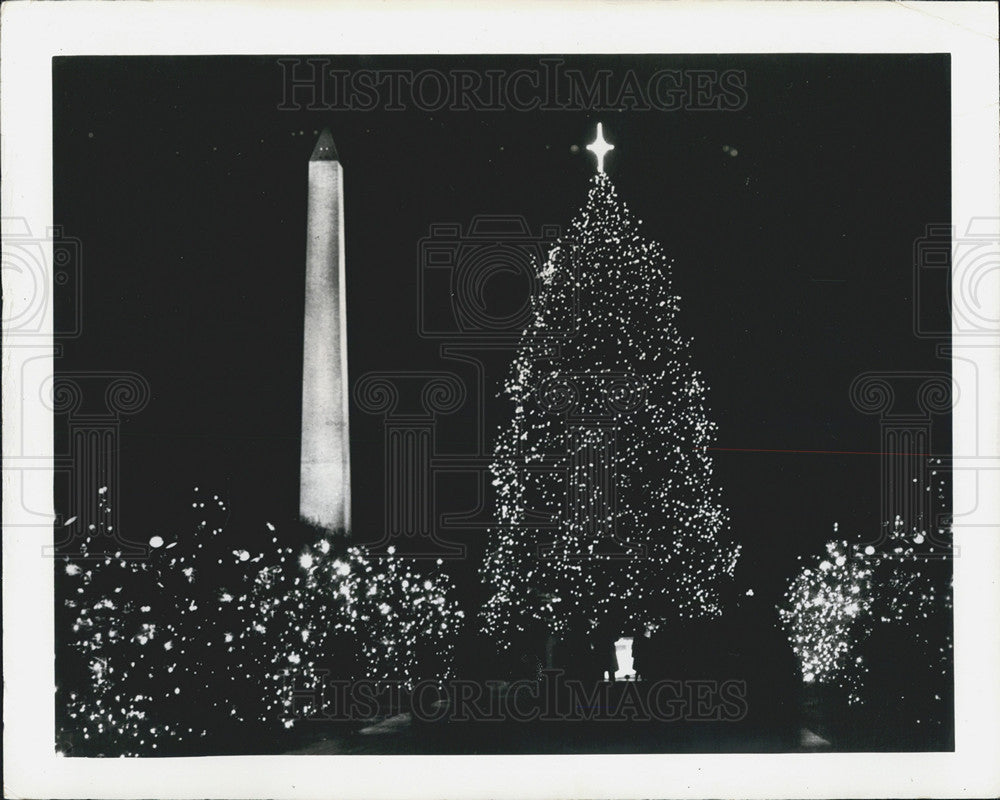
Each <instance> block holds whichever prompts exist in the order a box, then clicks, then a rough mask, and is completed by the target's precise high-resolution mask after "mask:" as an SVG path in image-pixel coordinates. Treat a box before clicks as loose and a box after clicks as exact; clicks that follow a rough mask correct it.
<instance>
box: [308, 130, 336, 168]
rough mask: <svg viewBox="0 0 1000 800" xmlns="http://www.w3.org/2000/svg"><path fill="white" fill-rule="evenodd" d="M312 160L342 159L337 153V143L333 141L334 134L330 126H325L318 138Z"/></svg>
mask: <svg viewBox="0 0 1000 800" xmlns="http://www.w3.org/2000/svg"><path fill="white" fill-rule="evenodd" d="M309 160H310V161H340V157H339V156H338V155H337V145H335V144H334V143H333V134H332V133H330V129H329V128H323V130H322V131H321V132H320V134H319V139H317V140H316V147H314V148H313V152H312V156H310V158H309Z"/></svg>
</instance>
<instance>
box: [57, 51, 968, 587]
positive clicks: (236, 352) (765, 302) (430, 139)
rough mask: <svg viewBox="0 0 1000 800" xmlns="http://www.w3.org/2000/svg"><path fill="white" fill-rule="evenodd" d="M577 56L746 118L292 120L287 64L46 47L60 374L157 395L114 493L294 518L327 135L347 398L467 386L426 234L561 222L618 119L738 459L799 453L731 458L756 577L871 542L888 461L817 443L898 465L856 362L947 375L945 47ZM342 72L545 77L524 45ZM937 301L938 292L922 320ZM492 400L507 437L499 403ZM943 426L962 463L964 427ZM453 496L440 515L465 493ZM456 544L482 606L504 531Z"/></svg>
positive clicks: (376, 436) (163, 518)
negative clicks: (314, 207) (426, 302)
mask: <svg viewBox="0 0 1000 800" xmlns="http://www.w3.org/2000/svg"><path fill="white" fill-rule="evenodd" d="M565 61H566V66H567V67H572V68H579V69H581V70H583V71H585V72H589V71H592V70H594V69H597V68H600V67H608V68H610V69H612V70H614V71H615V73H616V75H620V74H623V73H624V71H625V70H627V69H635V70H636V71H637V72H638V73H640V74H649V73H651V72H652V71H654V70H656V69H659V68H665V67H669V68H687V69H738V70H743V71H745V73H746V76H747V99H748V102H747V103H746V106H745V107H744V108H742V109H740V110H737V111H728V112H724V111H685V110H678V111H670V112H664V111H626V112H613V111H612V112H607V111H602V112H600V113H596V112H589V111H586V110H578V111H545V112H543V111H534V112H518V111H513V110H506V111H492V112H474V111H450V112H449V111H443V112H427V111H421V110H419V109H414V108H410V109H409V110H406V111H369V112H364V111H339V110H338V111H334V110H326V111H322V110H321V111H308V110H301V111H283V110H279V108H278V106H279V104H280V103H281V100H282V88H283V76H282V71H281V68H280V67H279V65H278V63H277V61H276V57H267V58H264V57H260V58H258V57H255V58H229V57H227V58H59V59H55V61H54V67H53V70H54V83H53V92H54V110H55V115H54V187H55V194H54V206H55V208H54V218H55V222H56V224H57V225H60V226H62V227H63V229H64V232H65V234H66V235H68V236H71V237H77V238H79V239H80V241H81V243H82V262H81V265H80V268H81V275H82V278H81V287H82V295H81V296H82V300H81V305H80V310H81V314H82V320H83V322H82V335H81V336H80V337H79V338H77V339H70V340H67V341H65V342H63V354H62V356H61V357H60V358H59V359H58V360H57V370H60V371H76V370H117V369H121V370H131V371H135V372H138V373H141V374H142V375H143V376H145V377H146V378H147V379H148V381H149V383H150V386H151V387H152V397H151V401H150V403H149V405H148V407H147V408H146V409H145V410H143V411H142V412H140V413H138V414H136V415H135V416H134V417H131V418H125V421H124V422H123V426H122V438H121V454H120V457H121V463H122V480H121V486H120V487H118V490H117V493H116V494H117V498H116V501H115V502H117V503H118V505H119V507H120V510H121V514H122V527H123V530H124V532H125V534H126V535H127V536H129V537H130V538H134V539H141V540H145V539H147V538H148V537H149V536H152V535H153V534H154V533H162V532H172V531H173V529H174V528H176V527H177V526H179V525H181V524H183V523H182V521H181V520H182V517H181V516H180V514H181V511H182V510H183V509H185V508H187V507H189V506H190V496H191V492H192V489H193V487H194V486H200V487H202V490H203V491H205V490H206V489H208V490H212V491H218V492H220V494H222V495H224V496H225V497H227V498H228V499H229V502H230V507H231V509H232V517H231V520H230V525H229V528H228V531H227V532H228V533H230V534H232V535H234V536H249V537H252V536H254V535H257V533H259V532H260V531H261V530H262V529H263V523H264V521H265V520H274V521H277V522H281V521H284V520H289V519H291V518H293V517H294V515H295V509H296V505H297V490H298V448H299V441H298V431H299V421H300V408H299V403H300V374H301V364H302V355H301V347H302V302H303V300H302V298H303V279H304V254H305V235H304V234H305V199H306V170H307V163H308V159H309V155H310V153H311V151H312V148H313V145H314V143H315V138H316V134H317V133H318V131H319V130H320V129H321V128H322V127H323V126H329V127H330V128H331V129H332V131H333V134H334V138H335V140H336V143H337V147H338V149H339V152H340V156H341V160H342V162H343V165H344V169H345V204H346V229H347V232H346V236H347V241H346V248H347V280H348V287H349V294H348V320H349V359H350V376H351V381H352V383H353V382H356V380H357V378H358V377H360V376H361V375H363V374H364V373H366V372H369V371H372V370H380V371H391V370H421V369H423V370H454V371H456V372H458V373H460V374H463V375H469V374H470V373H468V372H465V373H463V371H462V368H461V366H460V365H458V364H457V363H455V362H448V361H443V360H442V359H441V358H440V355H439V353H438V347H439V342H437V341H433V340H430V339H427V338H423V337H421V336H419V335H418V313H417V309H418V300H417V286H418V280H419V275H420V270H419V266H420V265H419V257H418V243H419V240H420V239H421V238H422V237H424V236H426V235H427V233H428V230H429V227H430V226H431V225H432V224H434V223H440V222H460V223H462V224H463V225H464V224H468V222H469V221H470V220H471V218H472V217H473V216H475V215H477V214H497V213H505V214H518V215H522V216H523V217H524V218H525V219H526V220H527V222H528V224H529V225H530V226H531V228H532V230H538V229H539V228H540V226H542V225H545V224H557V225H561V226H565V225H566V224H567V223H568V222H569V220H570V219H571V217H572V216H573V215H574V213H575V212H576V211H577V209H578V208H580V207H581V206H582V204H583V202H584V200H585V198H586V189H587V182H588V179H589V177H590V176H591V175H592V174H593V171H594V163H593V158H592V156H591V155H590V154H589V153H587V152H586V151H585V150H583V149H582V146H583V145H585V144H586V143H587V142H589V141H591V140H592V138H593V131H594V123H595V122H597V121H602V122H603V123H604V125H605V132H606V136H607V138H608V139H609V140H610V141H612V142H613V143H614V144H615V145H616V149H615V151H614V152H613V153H612V154H611V155H610V156H609V157H608V161H607V168H608V172H609V174H610V176H611V178H612V179H613V180H614V182H615V184H616V185H617V187H618V190H619V192H620V194H621V195H622V197H623V199H624V200H625V201H626V202H627V203H628V204H629V205H630V206H631V207H632V208H633V210H635V211H636V212H637V214H638V216H639V217H640V218H642V219H643V220H644V221H645V224H646V233H647V235H648V236H650V237H652V238H655V239H657V240H659V241H660V242H662V244H663V245H664V247H665V249H666V251H667V253H668V254H670V255H672V256H673V257H674V258H675V259H676V263H675V269H674V282H675V287H676V290H677V293H678V294H679V295H680V296H681V298H682V301H681V317H680V326H681V330H682V332H683V333H684V334H686V335H689V336H691V337H692V338H693V340H694V346H693V357H694V359H695V363H696V365H697V366H698V367H699V368H700V369H701V370H702V372H703V373H704V374H705V376H706V380H707V383H708V385H709V387H710V389H711V393H710V407H711V416H712V418H713V419H714V420H715V421H716V422H717V423H718V425H719V429H720V433H719V438H718V442H717V444H718V446H719V447H721V448H734V449H735V448H739V449H748V450H755V449H756V450H777V451H782V452H776V453H763V452H719V453H718V454H717V458H716V467H717V475H718V478H719V480H720V482H721V483H722V486H723V488H724V496H725V499H726V501H727V503H728V505H729V507H730V509H731V513H732V521H733V527H734V530H735V533H736V536H737V537H738V538H739V539H741V540H742V541H743V543H744V556H743V562H742V563H743V566H742V569H743V570H744V579H745V580H747V581H748V582H749V583H750V584H751V585H755V586H759V587H760V589H761V590H764V591H768V590H770V591H772V592H774V593H777V591H778V590H779V589H780V588H781V587H782V586H783V585H784V582H785V580H786V579H787V578H788V577H789V576H790V575H791V573H792V571H793V569H794V559H795V556H796V555H797V554H799V553H812V552H816V550H817V548H818V547H819V546H821V543H822V542H823V541H824V540H825V539H827V538H829V537H830V536H831V533H832V526H833V523H834V522H839V524H840V528H839V530H840V535H842V536H844V537H846V538H874V535H875V533H874V532H875V531H876V530H877V528H878V526H879V524H880V520H879V458H878V456H877V455H847V454H840V455H838V454H829V453H827V454H820V453H804V452H799V451H871V452H876V451H878V449H879V423H878V420H877V418H876V417H872V416H866V415H863V414H861V413H860V412H858V411H856V410H855V409H854V408H852V406H851V404H850V401H849V396H848V387H849V386H850V383H851V381H852V379H853V378H854V377H855V376H856V375H858V374H859V373H861V372H865V371H869V370H947V369H948V366H947V363H946V362H945V361H943V360H942V359H940V358H938V357H937V356H936V354H935V345H934V343H933V342H931V341H928V340H926V339H919V338H917V337H916V336H915V335H914V333H913V323H912V315H913V302H914V296H913V276H914V267H913V252H912V251H913V245H914V241H915V240H917V239H918V238H919V237H920V236H922V235H923V233H924V230H925V226H927V225H928V224H931V223H940V222H942V221H947V220H949V219H950V172H949V162H950V157H949V122H948V120H949V114H948V108H949V94H948V87H949V71H948V59H947V56H944V55H909V56H908V55H843V56H836V55H781V56H769V55H767V56H765V55H757V56H718V57H716V56H701V55H698V56H614V57H601V56H587V57H579V56H568V57H566V58H565ZM335 62H336V65H337V66H339V67H341V68H345V69H352V68H356V67H366V68H382V69H387V68H405V69H420V68H435V69H443V70H446V69H449V68H454V67H462V68H473V69H487V68H489V69H508V70H512V69H516V68H518V67H527V68H529V69H537V68H538V58H537V57H532V56H523V57H520V56H509V57H479V56H476V57H465V56H452V57H415V56H407V57H338V58H337V59H336V60H335ZM727 146H728V148H730V150H731V149H732V148H736V150H737V153H738V154H737V155H736V156H733V155H730V153H729V152H727V150H726V149H724V148H725V147H727ZM574 148H576V149H574ZM495 289H496V291H497V294H498V296H500V297H502V296H503V295H504V292H508V293H509V292H514V291H516V289H517V287H516V286H506V287H505V286H503V285H502V282H501V283H498V284H497V285H496V287H495ZM57 291H58V287H57ZM74 291H75V290H74ZM64 300H65V298H64ZM446 302H447V298H444V299H442V303H446ZM64 306H65V303H63V305H62V306H60V307H64ZM946 309H947V298H946V297H945V296H943V295H942V296H941V297H940V305H939V307H938V308H936V309H934V308H931V309H930V311H931V313H938V314H941V313H946ZM495 388H498V387H493V389H495ZM484 407H485V408H486V409H487V423H488V426H487V427H488V430H490V431H492V430H494V429H495V428H496V426H497V425H499V424H501V423H502V422H503V421H504V417H503V412H504V407H503V406H502V405H497V404H494V403H492V402H488V403H485V404H484ZM471 413H472V409H471V408H469V407H465V408H463V409H460V410H459V412H457V413H456V414H454V415H452V416H451V417H449V418H448V419H446V420H443V421H442V423H441V434H442V438H441V440H440V441H439V445H438V446H439V450H440V451H442V452H461V451H463V448H464V449H465V450H466V451H467V450H468V447H469V446H470V445H469V442H468V435H469V434H468V430H469V428H468V424H469V422H470V421H471ZM56 423H57V429H58V426H59V425H60V424H63V423H64V421H62V422H61V421H60V419H58V418H57V420H56ZM351 426H352V441H351V449H352V470H353V504H354V528H355V535H356V536H357V538H358V539H359V540H362V541H364V540H376V539H378V538H379V537H380V536H381V533H382V525H383V496H382V491H383V489H382V486H383V472H382V471H383V458H382V447H383V437H382V421H381V419H380V418H378V417H376V416H371V415H365V414H362V413H361V412H360V411H358V409H357V408H356V407H354V408H352V417H351ZM934 430H935V450H936V452H947V451H948V449H949V448H950V420H949V419H947V418H940V419H936V420H935V429H934ZM461 485H462V484H461V482H459V483H458V484H456V485H455V486H454V487H451V488H449V490H448V498H447V503H446V505H448V508H447V509H444V510H452V511H454V510H461V509H462V508H467V507H469V506H471V504H472V503H473V498H471V495H470V496H469V497H463V496H462V489H461ZM466 489H469V485H468V484H466ZM60 510H64V509H60ZM279 530H280V529H279ZM449 536H450V537H452V538H454V539H456V540H459V541H462V542H464V543H465V544H466V545H467V546H468V549H467V555H466V558H465V559H464V561H462V562H461V563H460V564H456V565H454V566H453V567H451V568H450V571H451V572H452V573H453V574H454V575H455V577H456V578H458V579H459V580H460V581H461V582H462V583H463V584H464V585H465V586H466V588H467V590H468V591H469V592H471V593H472V594H470V595H468V596H469V597H470V598H471V597H472V596H474V593H475V586H476V578H475V570H476V568H477V567H478V564H479V558H480V554H481V546H482V543H483V541H484V540H485V533H484V531H482V530H481V529H478V530H477V529H469V530H468V531H466V532H465V533H455V534H449Z"/></svg>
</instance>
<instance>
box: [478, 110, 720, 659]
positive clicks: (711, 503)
mask: <svg viewBox="0 0 1000 800" xmlns="http://www.w3.org/2000/svg"><path fill="white" fill-rule="evenodd" d="M601 145H603V148H602V147H601ZM590 149H592V150H595V153H597V155H598V158H599V163H598V173H597V174H596V175H595V176H594V178H593V179H592V180H591V183H590V188H589V192H588V195H587V202H586V204H585V205H584V207H583V208H582V209H581V210H580V212H579V213H578V214H577V216H576V218H575V219H574V220H573V222H572V223H571V225H570V227H569V230H568V232H567V233H566V234H565V235H564V236H563V237H561V238H560V240H559V241H557V242H556V244H555V245H554V246H553V248H552V249H551V251H550V252H549V254H548V258H547V260H546V263H545V264H544V266H543V268H542V269H541V270H540V272H539V285H540V290H539V291H538V293H537V294H536V296H535V298H534V306H533V316H532V319H531V320H530V322H529V324H528V326H527V328H526V329H525V331H524V332H523V334H522V337H521V340H520V342H519V345H518V348H517V353H516V356H515V358H514V361H513V365H512V369H511V373H510V376H509V378H508V379H507V381H506V382H505V384H504V386H503V391H504V393H505V394H506V396H507V398H508V399H509V401H510V403H511V406H512V416H511V419H510V422H509V424H507V425H506V427H505V428H504V429H503V430H502V431H501V433H500V436H499V438H498V441H497V444H496V446H495V452H494V463H493V466H492V470H493V476H494V481H493V483H494V486H495V487H496V488H497V496H498V502H497V527H496V529H495V530H494V531H493V532H492V533H491V536H490V540H489V542H488V546H487V551H486V557H485V562H484V565H483V568H482V577H483V579H484V582H485V583H486V584H487V586H488V589H489V593H490V594H489V599H488V601H487V603H486V605H485V607H484V611H483V626H484V630H485V632H486V633H487V634H488V635H490V636H491V637H492V638H493V639H494V640H495V641H498V642H499V643H501V644H502V645H506V646H509V645H510V644H511V643H512V642H513V641H515V640H519V639H524V638H525V637H530V636H531V635H532V634H537V633H539V632H541V631H547V632H549V633H553V634H556V635H558V636H560V637H562V638H564V639H574V638H575V639H587V638H589V637H593V636H594V635H595V631H597V630H603V631H604V632H605V633H607V634H611V635H612V638H614V636H617V635H620V634H621V633H623V632H626V631H628V630H634V629H636V628H637V627H638V626H639V625H642V624H648V623H651V622H656V621H658V620H685V619H697V618H704V617H712V616H717V615H718V614H720V613H721V605H720V598H719V588H720V585H721V583H722V582H723V581H724V580H726V579H727V578H728V577H731V576H732V573H733V569H734V567H735V564H736V560H737V558H738V555H739V547H738V546H737V545H735V544H734V543H733V542H732V541H731V540H730V538H729V520H728V514H727V512H726V510H725V509H724V507H723V505H722V503H721V500H720V493H719V490H718V487H717V486H716V485H715V484H714V482H713V476H712V466H713V465H712V460H711V458H710V457H709V455H708V452H707V448H708V447H709V445H710V444H711V443H712V441H713V437H714V435H715V426H714V425H713V423H711V422H710V421H709V419H708V414H707V409H706V392H707V388H706V385H705V381H704V379H703V377H702V375H701V374H700V373H699V372H698V371H697V370H695V369H694V368H693V367H692V365H691V359H690V342H689V341H688V340H687V339H685V338H684V337H682V336H681V334H680V333H679V331H678V327H677V314H678V301H679V298H678V297H677V296H675V295H674V293H673V290H672V286H671V278H670V272H671V266H672V262H671V260H670V259H668V258H667V256H666V255H665V253H664V251H663V249H662V248H661V246H660V245H659V244H658V243H657V242H655V241H652V240H650V239H647V238H645V237H644V236H643V234H642V232H641V222H640V220H638V219H636V217H635V216H634V215H633V214H632V212H631V211H630V210H629V208H628V207H627V206H626V204H625V203H624V202H623V201H622V200H621V199H620V198H619V196H618V194H617V191H616V189H615V186H614V184H613V183H612V181H611V179H610V178H609V177H608V176H607V175H606V174H605V173H604V172H603V154H604V152H606V150H607V149H610V148H609V147H608V146H607V144H606V143H604V142H603V136H602V134H601V132H600V129H599V139H598V142H595V145H594V146H592V147H591V148H590Z"/></svg>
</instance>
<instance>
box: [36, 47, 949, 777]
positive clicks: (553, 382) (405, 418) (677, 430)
mask: <svg viewBox="0 0 1000 800" xmlns="http://www.w3.org/2000/svg"><path fill="white" fill-rule="evenodd" d="M950 85H951V63H950V57H949V55H948V54H947V53H943V54H942V53H916V54H905V53H899V54H864V53H851V54H829V53H828V54H822V53H816V54H799V55H796V54H753V55H739V54H733V55H702V54H688V55H672V54H636V55H627V54H625V55H623V54H618V55H599V54H592V55H570V54H567V55H561V56H558V55H552V54H548V55H531V54H524V55H437V56H432V55H388V54H387V55H357V56H351V55H336V56H332V55H331V56H323V55H313V54H304V55H296V54H289V55H273V56H224V57H223V56H204V57H202V56H183V57H182V56H176V57H173V56H171V57H167V56H134V57H124V56H60V57H56V58H54V59H53V62H52V88H53V92H52V105H53V131H52V134H53V164H52V167H53V196H52V201H53V219H54V223H55V227H54V229H53V231H52V236H53V242H52V246H53V252H54V259H55V264H56V267H57V269H56V274H55V279H54V288H53V304H54V305H53V314H54V316H53V320H54V340H55V343H56V345H57V350H56V357H55V360H54V367H55V369H54V376H53V378H52V380H51V382H50V383H48V384H46V385H45V387H44V389H45V391H46V392H47V396H48V398H49V402H50V403H51V405H52V410H53V419H54V430H53V435H54V441H55V453H56V457H55V464H54V467H55V469H54V472H55V482H54V487H53V489H54V493H55V495H54V496H55V510H56V523H55V527H54V531H53V538H52V544H51V548H50V555H51V556H52V559H51V562H52V568H53V571H54V585H55V619H54V625H55V676H56V694H55V733H56V741H55V747H56V750H57V752H58V753H59V754H61V755H63V756H66V757H71V758H97V757H119V756H142V757H152V756H190V755H196V756H208V755H254V754H268V755H298V754H301V755H351V754H359V755H361V754H366V755H396V754H403V755H416V754H421V755H442V754H454V755H463V754H469V755H471V754H575V753H581V754H582V753H586V754H600V753H608V754H611V753H738V752H744V753H803V752H830V751H832V752H847V751H851V752H910V751H953V750H954V746H955V745H954V741H955V713H954V686H953V651H952V630H953V618H952V558H951V557H952V544H951V515H952V487H951V472H952V459H951V452H952V451H951V442H952V406H953V397H952V393H953V390H952V366H951V356H950V350H949V346H950V343H951V335H952V319H951V290H950V283H949V280H950V265H951V259H952V252H953V248H954V247H955V246H956V244H960V243H956V241H955V240H954V239H955V236H956V234H955V232H954V231H953V230H952V228H951V226H950V220H951V218H952V214H951V149H950V137H951V128H950V122H949V120H950V110H949V109H950V104H951V91H950ZM959 233H960V234H961V233H962V232H959Z"/></svg>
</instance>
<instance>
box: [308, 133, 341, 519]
mask: <svg viewBox="0 0 1000 800" xmlns="http://www.w3.org/2000/svg"><path fill="white" fill-rule="evenodd" d="M307 205H308V208H307V217H306V284H305V290H306V299H305V333H304V342H303V348H304V349H303V360H302V451H301V472H300V479H299V515H300V516H301V517H302V519H303V520H305V521H306V522H309V523H311V524H313V525H317V526H319V527H322V528H325V529H327V530H331V531H344V532H345V533H350V529H351V469H350V448H349V438H348V420H347V415H348V383H347V302H346V301H347V298H346V285H345V280H344V272H345V269H344V169H343V167H342V166H341V165H340V160H339V157H338V155H337V148H336V146H335V145H334V143H333V136H332V135H331V134H330V131H329V130H328V129H324V130H323V132H322V133H321V134H320V136H319V139H318V140H317V142H316V147H315V149H314V150H313V153H312V157H311V158H310V159H309V198H308V204H307Z"/></svg>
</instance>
